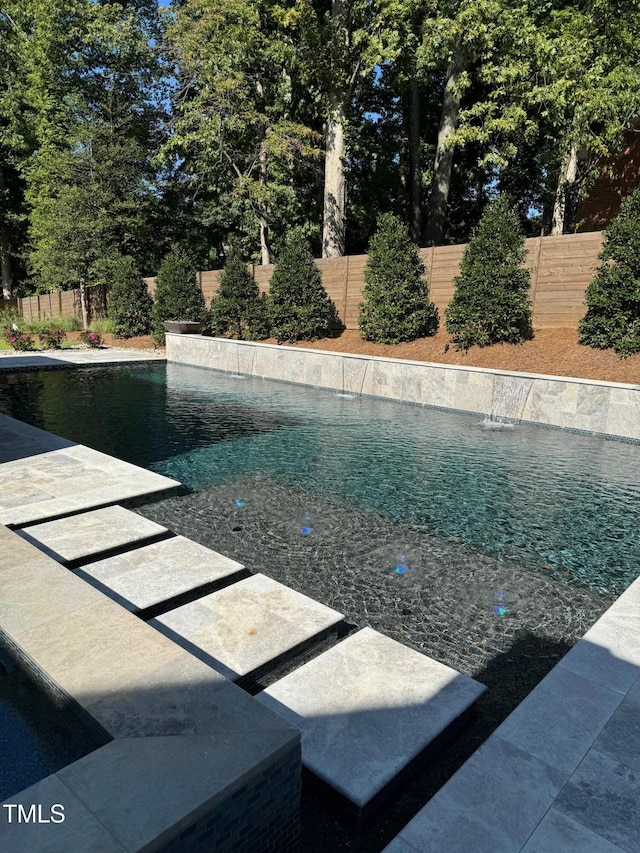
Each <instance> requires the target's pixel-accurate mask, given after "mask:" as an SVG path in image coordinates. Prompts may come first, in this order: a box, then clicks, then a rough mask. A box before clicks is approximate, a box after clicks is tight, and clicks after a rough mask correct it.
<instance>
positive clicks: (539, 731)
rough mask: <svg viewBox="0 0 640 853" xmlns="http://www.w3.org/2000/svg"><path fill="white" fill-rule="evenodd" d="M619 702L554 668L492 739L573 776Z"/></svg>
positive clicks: (617, 695) (611, 692)
mask: <svg viewBox="0 0 640 853" xmlns="http://www.w3.org/2000/svg"><path fill="white" fill-rule="evenodd" d="M621 698H622V697H621V694H620V693H618V692H617V691H615V690H611V689H609V688H606V687H603V686H601V685H599V684H594V682H593V681H590V680H588V679H586V678H583V677H582V676H580V675H576V674H575V673H573V672H570V671H569V670H566V669H563V668H562V667H554V669H552V670H551V672H550V673H549V674H548V675H547V676H546V678H544V679H543V681H541V682H540V684H538V685H537V687H536V689H535V690H534V691H533V692H532V693H530V694H529V696H527V698H526V699H525V700H524V701H523V702H521V703H520V705H518V707H517V708H516V709H515V711H514V712H513V713H512V714H511V715H510V716H509V717H507V719H506V720H505V722H504V723H503V724H502V725H501V726H500V728H499V729H498V730H497V734H498V735H499V736H500V737H501V738H503V739H504V740H508V741H510V742H511V743H513V744H514V745H515V746H518V747H520V748H521V749H525V750H527V752H530V753H531V754H532V755H535V756H536V757H537V758H540V759H542V760H543V761H545V762H546V763H547V764H550V765H551V766H552V767H557V768H558V770H562V771H564V772H566V773H572V772H573V771H574V770H575V768H576V767H577V766H578V764H579V763H580V761H582V759H583V758H584V756H585V754H586V752H587V750H588V749H589V748H590V747H591V746H592V744H593V742H594V740H595V739H596V738H597V736H598V734H599V733H600V731H601V730H602V727H603V726H604V725H605V723H606V722H607V721H608V720H609V718H610V717H611V715H612V714H613V712H614V711H615V709H616V708H617V707H618V705H619V703H620V700H621Z"/></svg>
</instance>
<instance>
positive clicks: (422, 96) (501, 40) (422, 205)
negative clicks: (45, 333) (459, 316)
mask: <svg viewBox="0 0 640 853" xmlns="http://www.w3.org/2000/svg"><path fill="white" fill-rule="evenodd" d="M638 56H640V15H639V14H638V11H637V4H636V2H635V0H578V2H569V1H568V0H544V2H542V0H437V2H436V0H171V2H169V4H168V6H167V7H164V8H158V7H157V4H156V2H155V0H118V2H115V0H4V2H3V3H2V6H1V8H0V277H1V283H2V289H3V294H4V296H5V297H8V296H10V295H11V293H12V292H29V291H33V290H36V289H37V290H40V291H46V290H50V289H57V288H69V287H74V286H78V284H80V283H84V285H86V286H91V285H92V284H97V283H99V282H106V283H107V284H108V283H109V281H110V280H111V275H112V273H111V270H112V268H113V264H114V263H115V262H116V260H117V259H118V258H120V257H123V256H126V257H130V258H132V259H133V260H134V261H135V263H136V265H137V267H138V269H139V270H140V272H141V273H142V274H143V275H153V274H154V273H155V272H156V271H157V268H158V265H159V263H160V260H161V258H162V257H163V256H164V255H165V254H166V253H167V252H168V251H169V250H170V249H171V248H172V247H173V246H174V245H175V244H176V243H179V242H184V243H188V244H189V245H190V247H191V249H192V250H193V251H194V253H195V254H196V255H197V256H198V258H199V259H200V261H199V262H200V264H201V265H202V266H203V267H204V266H208V267H213V266H221V260H222V259H223V258H224V257H226V255H227V251H228V247H229V245H230V243H231V242H234V241H235V242H236V243H237V247H238V252H239V253H240V255H241V257H242V260H243V261H245V262H249V261H250V262H253V263H267V262H270V261H272V260H273V259H274V258H276V257H278V255H279V254H280V253H281V252H282V251H283V250H284V247H285V244H286V238H287V235H288V234H290V233H291V232H292V230H293V229H294V228H301V229H302V231H303V233H304V235H305V237H306V238H307V239H308V240H309V241H310V244H311V246H312V249H313V254H314V255H316V256H318V255H320V254H324V255H326V256H332V255H340V254H343V253H345V252H346V253H357V252H362V251H364V250H365V249H366V246H367V244H368V242H369V240H370V238H371V236H372V235H373V233H374V231H375V228H376V222H377V220H378V217H379V216H380V215H381V214H385V213H392V214H394V215H395V216H397V217H399V218H400V220H401V221H403V222H404V223H405V224H406V225H407V227H408V228H409V233H410V235H411V238H412V239H413V241H414V242H416V243H417V244H419V245H438V244H440V243H453V242H466V241H467V240H468V239H469V237H470V235H471V233H472V231H473V229H474V228H475V227H476V226H477V224H478V222H479V220H480V218H481V216H482V213H483V211H484V209H485V208H486V206H487V205H488V204H490V203H491V202H492V201H494V200H495V199H496V198H497V197H498V195H499V194H500V193H507V194H508V195H509V196H510V198H511V199H512V200H513V203H514V205H515V209H516V211H517V214H518V217H519V219H520V223H521V226H522V227H523V229H524V232H525V234H527V235H534V234H535V235H538V234H540V233H546V234H549V233H554V234H560V233H563V232H565V233H566V232H568V231H572V230H574V229H575V228H576V227H577V225H578V224H579V223H578V221H577V216H578V214H577V202H578V200H579V198H580V197H581V196H584V194H585V193H587V192H588V190H589V187H590V186H591V185H592V183H593V181H594V180H595V178H597V177H598V175H599V174H600V173H601V171H602V169H603V167H604V165H605V164H606V162H607V160H609V159H611V158H614V157H615V156H616V154H617V153H618V152H619V151H620V148H621V145H622V142H623V139H624V135H625V133H626V132H628V131H629V130H630V129H633V128H636V127H637V126H638V124H639V123H640V68H639V62H638Z"/></svg>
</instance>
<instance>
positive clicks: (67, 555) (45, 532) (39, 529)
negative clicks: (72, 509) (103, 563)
mask: <svg viewBox="0 0 640 853" xmlns="http://www.w3.org/2000/svg"><path fill="white" fill-rule="evenodd" d="M168 532H169V531H168V530H167V528H166V527H162V525H160V524H156V522H155V521H149V519H148V518H143V517H142V516H141V515H138V514H137V513H135V512H131V511H130V510H128V509H125V508H124V507H121V506H108V507H104V508H103V509H95V510H92V511H91V512H82V513H79V514H78V515H70V516H68V517H67V518H59V519H58V520H57V521H45V522H43V523H42V524H34V525H32V526H31V527H27V528H24V529H23V530H17V531H16V533H18V535H19V536H22V538H23V539H26V540H27V542H31V543H32V544H33V545H35V546H36V548H39V549H40V550H41V551H44V553H45V554H48V555H49V556H50V557H53V559H54V560H57V561H58V562H59V563H67V564H69V563H76V562H79V561H81V560H86V559H87V558H89V557H93V556H95V555H97V554H102V553H104V552H108V551H113V550H115V549H118V548H123V547H126V546H127V545H135V544H136V543H138V542H144V541H145V540H146V539H153V538H154V537H158V536H162V535H165V534H168Z"/></svg>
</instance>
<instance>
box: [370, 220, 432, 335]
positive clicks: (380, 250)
mask: <svg viewBox="0 0 640 853" xmlns="http://www.w3.org/2000/svg"><path fill="white" fill-rule="evenodd" d="M364 280H365V286H364V290H363V301H362V302H361V303H360V306H359V307H360V316H359V318H358V325H359V327H360V334H361V336H362V337H363V338H364V339H365V340H367V341H376V342H377V343H383V344H398V343H400V342H401V341H414V340H415V339H416V338H423V337H427V336H429V335H435V333H436V332H437V331H438V311H437V309H436V307H435V305H434V304H433V303H432V302H430V301H429V289H428V286H427V282H426V280H425V279H424V264H423V263H422V261H421V260H420V255H419V253H418V247H417V246H416V244H415V243H413V242H412V241H411V238H410V237H409V231H408V229H407V227H406V226H405V225H404V224H403V223H402V222H401V221H400V220H399V219H398V218H397V217H395V216H393V215H392V214H390V213H385V214H383V215H382V216H381V217H380V218H379V220H378V228H377V230H376V233H375V234H374V235H373V237H372V238H371V242H370V243H369V256H368V258H367V265H366V267H365V270H364Z"/></svg>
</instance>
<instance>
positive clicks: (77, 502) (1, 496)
mask: <svg viewBox="0 0 640 853" xmlns="http://www.w3.org/2000/svg"><path fill="white" fill-rule="evenodd" d="M0 429H2V430H3V431H4V433H5V434H6V436H8V438H6V439H5V443H4V446H3V451H8V452H9V455H7V453H6V452H5V455H4V456H3V457H2V458H3V459H4V461H3V462H0V523H2V524H13V525H18V524H29V523H31V522H37V521H44V520H46V519H48V518H52V517H54V516H59V515H62V514H64V513H70V512H78V511H80V510H85V509H94V508H96V507H99V506H101V505H103V504H106V503H118V502H119V501H123V500H126V499H129V498H134V497H141V496H144V495H149V494H155V493H157V492H163V491H167V490H169V489H173V488H176V487H177V486H178V485H179V483H177V482H176V481H175V480H170V479H168V478H167V477H162V476H161V475H159V474H155V473H153V472H152V471H146V470H145V469H143V468H138V467H137V466H135V465H130V464H129V463H128V462H122V461H121V460H119V459H114V458H113V457H111V456H107V455H106V454H104V453H99V452H98V451H97V450H92V449H91V448H89V447H85V446H84V445H81V444H73V442H70V441H67V440H65V439H62V438H60V437H59V436H55V435H51V434H50V433H47V432H44V430H40V429H37V428H36V427H32V426H30V425H28V424H24V423H22V422H20V421H16V420H14V419H13V418H9V417H7V416H6V415H0ZM14 442H15V443H14Z"/></svg>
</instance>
